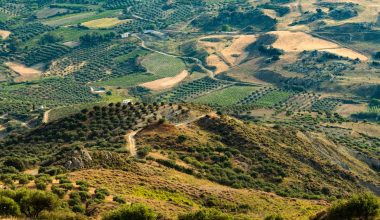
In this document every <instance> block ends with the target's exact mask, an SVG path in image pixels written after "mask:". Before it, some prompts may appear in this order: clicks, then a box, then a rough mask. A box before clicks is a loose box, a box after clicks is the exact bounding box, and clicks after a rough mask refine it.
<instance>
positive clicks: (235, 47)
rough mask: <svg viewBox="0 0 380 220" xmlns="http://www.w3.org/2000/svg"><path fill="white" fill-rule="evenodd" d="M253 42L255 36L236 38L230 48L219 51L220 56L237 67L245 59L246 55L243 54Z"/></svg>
mask: <svg viewBox="0 0 380 220" xmlns="http://www.w3.org/2000/svg"><path fill="white" fill-rule="evenodd" d="M255 41H256V36H255V35H241V36H238V37H236V38H235V39H234V40H233V41H232V44H231V45H230V46H228V47H227V48H225V49H224V50H222V51H221V54H222V55H223V56H224V57H225V58H226V59H227V61H228V62H229V63H231V64H233V65H237V64H239V63H240V62H241V61H242V60H243V59H244V58H246V55H247V53H246V52H245V49H246V48H247V47H248V46H249V45H250V44H252V43H253V42H255Z"/></svg>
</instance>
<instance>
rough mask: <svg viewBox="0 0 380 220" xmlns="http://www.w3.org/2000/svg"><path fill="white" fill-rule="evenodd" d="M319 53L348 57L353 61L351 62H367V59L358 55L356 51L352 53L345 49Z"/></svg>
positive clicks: (327, 50)
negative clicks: (357, 60) (356, 60)
mask: <svg viewBox="0 0 380 220" xmlns="http://www.w3.org/2000/svg"><path fill="white" fill-rule="evenodd" d="M321 51H326V52H329V53H333V54H337V55H339V56H342V57H348V58H350V59H353V60H355V59H359V60H361V61H367V60H368V57H366V56H364V55H363V54H360V53H358V52H356V51H353V50H350V49H347V48H337V49H324V50H321Z"/></svg>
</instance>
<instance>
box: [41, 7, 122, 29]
mask: <svg viewBox="0 0 380 220" xmlns="http://www.w3.org/2000/svg"><path fill="white" fill-rule="evenodd" d="M118 14H120V10H110V11H105V12H101V13H95V12H84V13H79V14H70V15H64V16H60V17H54V18H51V19H47V20H45V21H44V22H43V23H44V24H45V25H49V26H61V25H74V24H80V23H83V22H87V21H91V20H95V19H100V18H108V17H116V16H117V15H118Z"/></svg>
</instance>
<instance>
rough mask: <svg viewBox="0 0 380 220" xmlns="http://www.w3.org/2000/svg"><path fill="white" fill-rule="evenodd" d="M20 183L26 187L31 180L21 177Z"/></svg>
mask: <svg viewBox="0 0 380 220" xmlns="http://www.w3.org/2000/svg"><path fill="white" fill-rule="evenodd" d="M18 182H19V183H20V184H22V185H26V184H28V183H29V182H30V181H29V179H28V177H27V176H20V177H19V178H18Z"/></svg>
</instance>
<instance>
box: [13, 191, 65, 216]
mask: <svg viewBox="0 0 380 220" xmlns="http://www.w3.org/2000/svg"><path fill="white" fill-rule="evenodd" d="M20 195H22V198H21V200H20V202H19V204H20V209H21V212H22V213H24V214H25V215H26V216H27V217H30V218H34V219H35V218H37V217H38V216H39V214H40V213H41V212H42V211H44V210H47V211H52V210H54V209H55V208H57V207H58V205H59V202H58V198H57V196H56V195H54V194H52V193H49V192H44V191H39V190H28V191H23V192H21V193H20Z"/></svg>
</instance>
